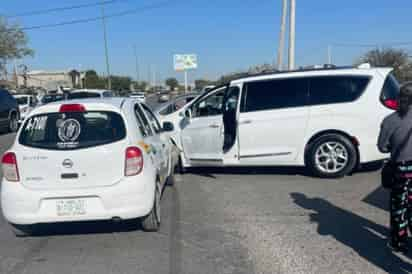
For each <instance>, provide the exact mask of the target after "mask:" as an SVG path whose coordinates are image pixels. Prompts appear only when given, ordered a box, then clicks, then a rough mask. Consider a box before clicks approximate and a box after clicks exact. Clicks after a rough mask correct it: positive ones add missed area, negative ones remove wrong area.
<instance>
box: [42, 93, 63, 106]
mask: <svg viewBox="0 0 412 274" xmlns="http://www.w3.org/2000/svg"><path fill="white" fill-rule="evenodd" d="M63 99H64V97H63V95H45V96H43V98H42V99H41V102H42V103H43V104H48V103H52V102H57V101H61V100H63Z"/></svg>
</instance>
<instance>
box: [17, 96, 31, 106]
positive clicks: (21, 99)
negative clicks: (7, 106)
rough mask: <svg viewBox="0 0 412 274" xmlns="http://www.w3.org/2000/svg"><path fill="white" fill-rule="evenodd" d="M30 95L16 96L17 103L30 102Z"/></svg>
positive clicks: (25, 103)
mask: <svg viewBox="0 0 412 274" xmlns="http://www.w3.org/2000/svg"><path fill="white" fill-rule="evenodd" d="M28 99H29V98H28V97H19V98H16V101H17V104H19V105H27V104H28V103H29V102H28Z"/></svg>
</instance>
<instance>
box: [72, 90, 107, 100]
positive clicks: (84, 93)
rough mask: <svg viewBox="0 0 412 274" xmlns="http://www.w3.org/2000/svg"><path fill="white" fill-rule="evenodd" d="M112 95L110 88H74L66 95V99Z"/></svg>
mask: <svg viewBox="0 0 412 274" xmlns="http://www.w3.org/2000/svg"><path fill="white" fill-rule="evenodd" d="M111 97H114V92H113V91H111V90H100V89H75V90H72V91H70V93H68V95H67V99H68V100H73V99H87V98H111Z"/></svg>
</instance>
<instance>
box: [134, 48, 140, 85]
mask: <svg viewBox="0 0 412 274" xmlns="http://www.w3.org/2000/svg"><path fill="white" fill-rule="evenodd" d="M133 49H134V58H135V62H136V82H139V80H140V79H139V78H140V77H139V60H138V59H137V49H136V45H134V46H133Z"/></svg>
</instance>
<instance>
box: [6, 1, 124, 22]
mask: <svg viewBox="0 0 412 274" xmlns="http://www.w3.org/2000/svg"><path fill="white" fill-rule="evenodd" d="M115 2H119V0H106V1H102V2H94V3H89V4H81V5H72V6H65V7H58V8H51V9H43V10H34V11H28V12H23V13H17V14H13V15H5V17H6V18H7V19H10V18H16V17H27V16H35V15H41V14H48V13H54V12H59V11H66V10H74V9H81V8H90V7H95V6H100V5H108V4H113V3H115Z"/></svg>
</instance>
